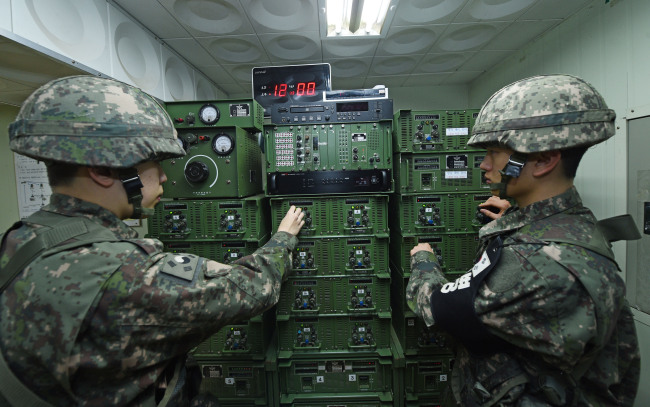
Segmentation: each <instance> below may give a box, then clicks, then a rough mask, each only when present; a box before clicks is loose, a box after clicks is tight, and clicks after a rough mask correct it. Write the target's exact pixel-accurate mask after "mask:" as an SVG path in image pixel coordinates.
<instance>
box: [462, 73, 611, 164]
mask: <svg viewBox="0 0 650 407" xmlns="http://www.w3.org/2000/svg"><path fill="white" fill-rule="evenodd" d="M615 119H616V113H614V111H613V110H611V109H609V108H607V105H606V104H605V100H604V99H603V97H602V96H601V95H600V93H598V91H597V90H596V89H594V88H593V86H591V85H590V84H589V83H587V82H585V81H584V80H582V79H580V78H577V77H575V76H571V75H541V76H533V77H530V78H526V79H522V80H520V81H517V82H514V83H512V84H510V85H508V86H505V87H504V88H502V89H501V90H499V91H498V92H496V93H495V94H494V95H492V97H491V98H490V99H488V101H487V102H486V103H485V104H484V105H483V108H482V109H481V111H480V112H479V114H478V116H477V118H476V122H475V124H474V128H473V130H472V137H471V138H470V139H469V141H468V142H467V144H468V145H470V146H476V147H483V148H485V147H487V146H490V145H501V146H504V147H507V148H510V149H512V150H514V151H517V152H520V153H534V152H541V151H550V150H561V149H566V148H572V147H579V146H585V147H588V146H591V145H594V144H597V143H600V142H601V141H605V140H607V139H608V138H610V137H611V136H613V135H614V133H615V131H616V130H615V127H614V120H615Z"/></svg>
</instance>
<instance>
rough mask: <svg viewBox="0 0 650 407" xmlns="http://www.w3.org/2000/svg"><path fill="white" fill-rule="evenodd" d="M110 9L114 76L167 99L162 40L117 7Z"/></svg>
mask: <svg viewBox="0 0 650 407" xmlns="http://www.w3.org/2000/svg"><path fill="white" fill-rule="evenodd" d="M109 11H110V44H111V76H113V77H114V78H115V79H118V80H121V81H123V82H127V83H131V84H133V85H135V86H137V87H139V88H141V89H142V90H144V91H145V92H148V93H150V94H151V95H153V96H156V97H158V98H160V99H163V100H164V99H165V97H164V96H165V95H164V90H163V80H162V56H161V52H162V49H161V45H160V43H158V42H157V41H156V40H155V39H154V38H153V37H152V36H151V35H150V34H149V33H148V32H146V31H144V30H143V29H142V28H140V26H139V25H137V24H135V23H134V22H133V21H132V20H130V19H129V18H128V17H126V16H125V15H124V14H122V12H120V11H119V10H117V9H116V8H115V7H109Z"/></svg>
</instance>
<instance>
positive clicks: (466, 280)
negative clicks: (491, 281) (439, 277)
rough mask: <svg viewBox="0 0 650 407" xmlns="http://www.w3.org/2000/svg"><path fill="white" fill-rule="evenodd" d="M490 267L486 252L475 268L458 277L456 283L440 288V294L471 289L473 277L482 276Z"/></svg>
mask: <svg viewBox="0 0 650 407" xmlns="http://www.w3.org/2000/svg"><path fill="white" fill-rule="evenodd" d="M489 266H490V259H489V258H488V255H487V252H484V253H483V255H482V256H481V259H480V260H479V261H478V262H477V263H476V264H475V265H474V267H472V269H471V270H470V271H468V272H467V273H465V274H463V275H462V276H460V277H458V278H457V279H456V280H455V281H453V282H451V283H447V284H445V285H443V286H442V288H440V292H441V293H443V294H446V293H449V292H452V291H456V290H462V289H463V288H467V287H469V285H470V281H471V280H472V277H476V276H477V275H479V274H481V272H482V271H483V270H485V269H486V268H488V267H489Z"/></svg>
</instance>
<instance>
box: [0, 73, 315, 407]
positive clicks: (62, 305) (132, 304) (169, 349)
mask: <svg viewBox="0 0 650 407" xmlns="http://www.w3.org/2000/svg"><path fill="white" fill-rule="evenodd" d="M9 135H10V147H11V149H12V150H13V151H15V152H18V153H20V154H24V155H27V156H30V157H33V158H36V159H38V160H42V161H44V162H45V163H46V165H47V168H48V177H49V179H50V182H51V186H52V189H53V195H52V197H51V200H50V203H49V205H47V206H45V207H44V208H43V209H42V210H40V211H38V212H36V213H35V214H33V215H31V216H30V217H28V218H27V219H25V220H23V221H22V222H18V223H16V224H15V225H14V226H13V227H12V228H10V229H9V231H7V233H5V234H4V235H3V237H2V246H1V247H0V267H1V272H0V282H1V283H2V287H1V290H0V303H1V304H2V306H1V307H0V356H2V357H0V377H2V380H1V381H0V390H1V391H0V405H34V406H46V405H55V406H78V405H110V406H118V405H134V406H135V405H138V406H140V405H142V406H145V405H146V406H154V405H157V404H158V403H159V404H158V405H169V406H172V405H174V406H175V405H187V402H188V398H189V396H188V391H187V386H183V385H182V384H183V381H184V378H185V373H184V372H185V370H184V361H185V355H186V354H187V352H188V351H189V350H190V349H191V348H193V347H195V346H196V345H198V344H199V343H201V342H202V341H204V340H205V339H207V338H208V337H209V336H210V335H212V334H213V333H215V332H217V331H218V330H219V329H220V328H221V327H223V326H225V325H229V324H232V323H233V322H235V321H241V320H247V319H249V318H250V317H252V316H254V315H257V314H260V313H262V312H263V311H265V310H267V309H269V308H270V307H272V306H273V305H274V304H275V303H276V302H277V301H278V299H279V292H280V286H281V283H282V281H283V280H284V279H285V277H286V271H287V269H289V268H290V266H291V258H290V257H291V255H290V253H291V250H292V249H293V248H294V247H295V245H296V243H297V238H296V235H297V234H298V232H299V231H300V229H301V228H302V226H303V224H304V221H303V214H302V213H301V211H300V209H296V208H295V207H291V208H290V209H289V211H288V212H287V214H286V216H285V217H284V218H283V220H282V221H281V223H280V225H279V227H278V231H277V233H276V234H275V235H273V236H272V237H271V239H270V240H269V242H268V243H267V244H265V245H264V246H263V247H261V248H260V249H258V250H257V251H256V252H255V253H253V254H252V255H249V256H246V257H243V258H241V259H239V260H237V261H235V262H234V263H232V264H230V265H226V264H221V263H218V262H216V261H213V260H209V259H205V258H202V257H199V256H195V255H192V254H171V253H165V252H163V251H162V249H163V245H162V243H161V242H160V241H158V240H155V239H140V238H138V236H137V233H136V232H135V231H134V230H132V229H130V228H129V227H128V226H126V224H125V223H124V222H122V220H123V219H125V218H129V217H138V216H144V215H146V214H147V213H148V212H151V211H152V210H153V208H154V206H155V205H156V203H158V202H159V200H160V197H161V195H162V192H163V188H162V184H163V183H164V182H165V181H166V179H167V178H166V176H165V174H164V172H163V170H162V168H161V166H160V164H159V163H158V161H159V160H162V159H165V158H169V157H179V156H182V155H184V154H185V152H184V150H183V149H182V148H181V147H180V144H179V143H177V140H176V131H175V130H174V126H173V125H172V122H171V120H170V118H169V116H168V115H167V113H166V112H165V111H164V109H163V108H162V107H161V106H160V105H159V104H158V103H157V102H156V101H155V100H154V99H153V98H151V97H150V96H149V95H147V94H146V93H144V92H142V91H140V90H138V89H136V88H134V87H132V86H129V85H126V84H124V83H120V82H118V81H114V80H110V79H102V78H98V77H93V76H76V77H67V78H62V79H58V80H54V81H52V82H50V83H47V84H45V85H43V86H42V87H41V88H39V89H38V90H36V91H35V92H34V93H33V94H32V95H31V96H30V97H29V98H28V99H27V100H26V101H25V102H24V104H23V106H22V108H21V110H20V112H19V114H18V117H17V118H16V121H15V122H14V123H12V124H11V125H10V129H9ZM30 389H31V390H30Z"/></svg>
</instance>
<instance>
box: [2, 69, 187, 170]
mask: <svg viewBox="0 0 650 407" xmlns="http://www.w3.org/2000/svg"><path fill="white" fill-rule="evenodd" d="M9 140H10V141H9V147H10V148H11V149H12V150H13V151H15V152H17V153H19V154H23V155H26V156H28V157H32V158H34V159H37V160H41V161H45V162H47V161H59V162H66V163H70V164H80V165H88V166H91V167H111V168H130V167H133V166H134V165H136V164H138V163H141V162H143V161H158V160H163V159H166V158H172V157H182V156H184V155H185V150H183V148H182V147H181V146H180V144H178V140H177V135H176V130H175V129H174V125H173V123H172V121H171V119H170V118H169V115H168V114H167V112H166V111H165V110H164V109H163V108H162V107H161V106H160V105H159V104H158V102H156V101H155V100H154V99H153V98H152V97H151V96H149V95H148V94H146V93H145V92H143V91H141V90H140V89H138V88H135V87H133V86H130V85H127V84H125V83H122V82H118V81H115V80H112V79H107V78H99V77H96V76H70V77H65V78H60V79H55V80H53V81H51V82H48V83H46V84H45V85H43V86H41V87H40V88H38V89H37V90H36V91H34V92H33V93H32V94H31V95H30V96H29V97H28V98H27V100H25V102H23V104H22V107H21V109H20V112H19V113H18V116H17V117H16V121H15V122H13V123H11V124H10V125H9Z"/></svg>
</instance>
